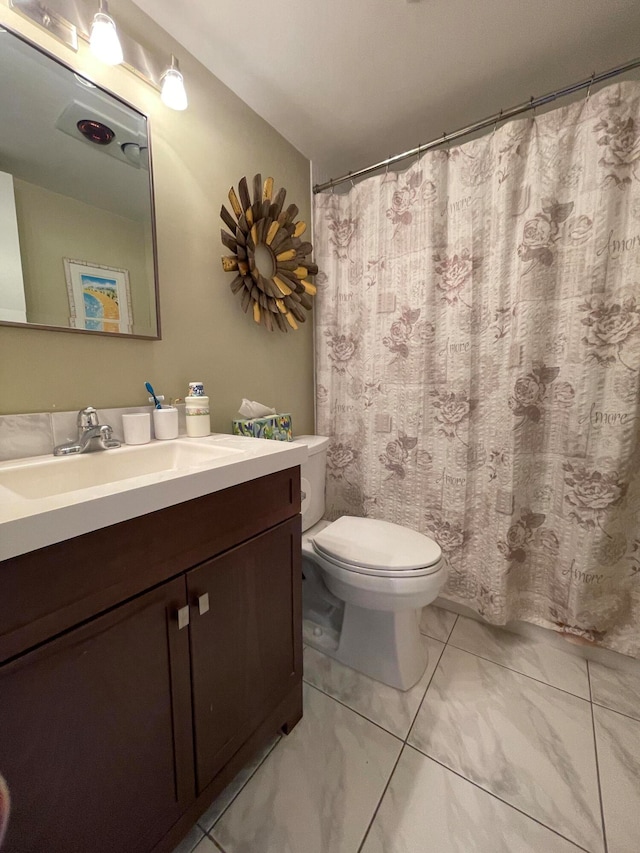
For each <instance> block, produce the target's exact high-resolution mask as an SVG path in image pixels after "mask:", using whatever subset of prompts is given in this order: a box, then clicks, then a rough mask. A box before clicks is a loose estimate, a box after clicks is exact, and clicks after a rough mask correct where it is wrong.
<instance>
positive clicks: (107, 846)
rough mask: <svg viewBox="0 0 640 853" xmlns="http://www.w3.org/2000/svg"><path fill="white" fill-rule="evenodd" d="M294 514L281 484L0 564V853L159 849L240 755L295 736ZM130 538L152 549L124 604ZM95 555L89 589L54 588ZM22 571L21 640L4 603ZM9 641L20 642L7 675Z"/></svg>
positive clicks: (291, 490)
mask: <svg viewBox="0 0 640 853" xmlns="http://www.w3.org/2000/svg"><path fill="white" fill-rule="evenodd" d="M267 495H268V496H269V497H270V502H269V503H268V504H267V508H266V509H265V505H264V504H262V506H258V503H259V502H260V501H261V500H264V498H265V497H266V496H267ZM239 507H242V513H241V516H240V515H238V513H237V510H238V508H239ZM298 513H299V469H297V468H294V469H289V470H288V471H284V472H279V473H277V474H272V475H269V476H268V477H263V478H260V479H259V480H256V481H252V482H250V483H246V484H243V485H242V486H235V487H233V488H231V489H226V490H225V491H222V492H217V493H214V494H212V495H208V496H205V497H204V498H198V499H196V500H194V501H189V502H187V503H185V504H180V505H178V506H175V507H170V508H168V509H165V510H160V511H158V512H156V513H153V514H151V515H150V516H144V517H142V518H141V519H133V520H131V521H128V522H124V523H123V524H120V525H116V526H114V527H111V528H105V529H103V530H100V531H96V532H95V533H90V534H86V535H85V536H83V537H78V539H75V540H70V542H65V543H59V544H58V545H53V546H50V547H49V548H46V549H42V551H40V552H37V551H36V552H32V553H31V554H26V555H23V556H22V557H18V558H15V559H13V560H7V561H5V562H4V563H0V651H5V654H3V656H2V657H3V659H4V660H5V663H4V664H3V665H2V666H0V773H2V774H3V775H4V776H5V778H6V779H7V782H8V784H9V788H10V791H11V794H12V799H13V810H12V815H11V819H10V822H9V831H8V834H7V838H6V840H5V847H3V853H5V851H6V853H75V851H78V853H87V851H89V850H91V851H92V852H95V853H119V851H121V853H149V851H152V850H153V851H154V853H161V851H170V850H172V849H173V847H174V846H175V844H177V843H178V841H179V840H180V838H181V837H182V836H183V835H184V834H185V833H186V832H187V831H188V830H189V828H190V827H191V825H192V824H193V822H194V821H195V820H196V819H197V817H198V816H199V815H200V814H201V813H202V812H203V811H204V810H205V809H206V808H207V806H208V805H209V803H210V802H211V801H212V800H213V798H214V797H215V796H216V795H217V794H218V793H219V791H220V790H221V789H222V788H223V787H224V785H225V784H227V783H228V782H229V781H230V779H231V778H233V776H234V775H235V773H237V772H238V770H239V769H240V768H241V767H242V766H243V764H244V763H245V762H246V761H247V760H248V759H249V758H250V757H251V754H252V752H254V751H255V750H256V749H258V748H259V747H260V746H261V745H262V743H263V742H265V741H266V740H267V739H268V738H269V737H270V736H271V735H273V734H274V733H275V732H276V731H278V730H279V729H281V728H284V730H285V731H287V730H289V729H290V728H291V727H292V726H293V725H295V723H296V722H297V720H298V719H299V718H300V716H301V712H302V708H301V665H302V661H301V655H302V643H301V613H300V578H301V570H300V517H299V515H298ZM225 514H226V521H227V523H226V524H225ZM203 518H208V519H209V523H208V526H207V529H206V531H203V529H202V526H201V522H202V520H203ZM137 525H138V526H140V525H141V526H142V527H143V528H144V531H141V529H139V530H138V534H140V533H141V532H145V533H149V532H151V531H152V530H155V535H156V536H157V537H158V538H159V540H160V542H159V546H158V543H156V544H154V545H152V546H150V547H149V549H148V551H149V552H150V562H151V564H152V565H151V566H150V565H149V564H146V565H145V567H144V569H142V570H141V571H139V572H138V575H139V576H141V577H143V578H144V588H143V589H139V590H138V591H137V592H134V593H133V594H131V595H128V596H127V597H126V599H125V600H122V599H121V596H122V589H123V587H124V588H127V589H129V585H128V582H129V575H130V574H132V573H135V572H136V565H135V560H134V561H131V559H130V558H131V549H130V550H129V553H127V542H131V541H137V537H136V536H135V533H136V531H135V527H136V526H137ZM229 527H231V529H232V530H233V531H234V532H233V534H232V535H231V536H229V533H228V530H229ZM132 537H133V538H132ZM78 540H84V541H83V542H78ZM176 543H178V544H176ZM179 543H182V544H179ZM220 543H222V544H220ZM96 547H97V548H100V547H102V549H103V551H102V555H101V556H100V552H99V551H98V552H96V551H92V552H90V553H93V560H92V562H93V567H91V566H89V567H87V566H86V565H85V572H92V573H93V574H94V575H95V578H94V583H93V585H92V584H91V583H89V584H87V583H78V584H75V585H74V584H72V583H69V582H68V576H71V577H73V576H74V573H75V572H76V571H78V566H77V565H76V561H77V559H78V557H80V556H81V555H83V554H84V555H85V556H86V554H87V553H89V552H88V551H87V548H96ZM52 551H53V552H54V553H53V554H52ZM199 557H201V559H198V558H199ZM86 562H87V561H86V559H85V563H86ZM154 566H155V568H154ZM20 572H22V577H23V580H24V583H25V584H27V585H25V587H24V589H23V590H22V592H21V595H23V596H24V597H25V599H31V605H30V607H29V606H27V607H25V608H24V609H25V610H26V611H27V612H28V613H30V614H31V616H32V617H33V616H34V614H35V613H36V611H37V616H38V618H35V619H33V621H32V623H31V625H30V626H29V625H27V624H26V623H25V621H24V618H20V616H19V615H17V611H16V609H15V608H16V607H17V606H18V604H19V602H18V601H17V600H16V599H15V598H14V600H13V601H12V600H11V599H12V596H15V594H16V592H17V591H18V590H19V589H20V583H19V582H18V580H19V573H20ZM3 573H4V574H3ZM65 578H66V580H65ZM36 580H38V581H39V582H40V583H41V584H42V589H41V590H40V592H38V591H37V590H36V588H35V587H33V586H31V587H30V586H29V585H28V584H29V583H33V582H34V581H36ZM3 593H4V594H3ZM33 598H38V602H39V603H38V604H37V605H36V604H34V602H33ZM47 599H48V601H49V603H48V604H47ZM98 601H99V602H101V609H100V612H96V602H98ZM91 610H93V611H94V612H93V613H90V612H89V611H91ZM84 611H86V616H85V618H82V619H81V620H79V621H76V623H74V624H72V625H69V624H68V622H69V620H70V619H71V618H75V617H76V616H77V614H78V613H81V614H83V613H84ZM56 614H57V615H56ZM179 617H180V618H179ZM56 618H57V620H58V621H57V623H56ZM56 624H57V627H58V630H57V631H55V630H54V631H51V635H50V636H49V637H48V638H42V637H41V634H42V633H43V630H44V626H47V629H48V630H51V627H52V626H53V625H56ZM16 634H18V635H19V636H20V637H21V638H22V639H23V641H24V639H25V638H30V639H31V640H32V641H35V642H32V645H30V646H29V647H27V648H23V649H22V650H21V651H19V652H18V653H17V654H14V655H12V656H10V657H8V659H7V655H6V650H11V651H13V650H14V648H15V645H16V642H17V641H16V638H15V637H16Z"/></svg>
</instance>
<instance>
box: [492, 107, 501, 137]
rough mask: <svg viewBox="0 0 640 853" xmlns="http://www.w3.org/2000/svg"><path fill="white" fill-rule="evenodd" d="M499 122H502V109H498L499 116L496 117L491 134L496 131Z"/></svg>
mask: <svg viewBox="0 0 640 853" xmlns="http://www.w3.org/2000/svg"><path fill="white" fill-rule="evenodd" d="M500 121H502V107H500V115H499V116H498V118H497V119H496V120H495V122H494V123H493V133H495V132H496V130H497V129H498V124H499V122H500ZM492 135H493V134H492Z"/></svg>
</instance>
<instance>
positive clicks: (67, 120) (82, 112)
mask: <svg viewBox="0 0 640 853" xmlns="http://www.w3.org/2000/svg"><path fill="white" fill-rule="evenodd" d="M109 106H110V109H105V110H102V109H100V110H99V109H96V107H95V106H93V107H90V106H87V105H86V104H83V103H81V102H80V101H73V102H72V103H70V104H69V105H68V106H67V107H65V109H64V110H63V112H62V113H61V114H60V116H59V117H58V120H57V121H56V127H57V128H58V130H61V131H62V132H63V133H68V134H69V136H72V137H73V138H74V139H78V140H79V141H80V142H84V143H87V144H89V145H92V146H93V145H95V144H98V145H99V146H100V147H101V148H102V150H103V151H104V153H105V154H110V155H111V156H112V157H115V158H116V160H121V161H122V162H123V163H128V164H129V165H130V166H134V167H135V168H137V169H139V168H141V167H142V168H148V160H147V159H146V158H145V160H143V159H142V158H140V156H138V157H135V156H132V155H131V153H129V154H127V151H126V147H125V146H128V145H135V146H136V147H137V148H138V150H140V149H141V148H146V147H147V137H146V134H141V133H140V132H139V131H138V130H136V128H135V127H132V126H131V125H130V124H129V123H128V122H127V118H128V116H127V115H126V114H125V113H124V112H123V111H122V110H120V109H119V108H118V106H117V105H113V106H112V105H109ZM91 124H93V125H94V128H93V130H94V131H95V133H94V135H95V136H96V137H97V138H93V135H92V134H91V130H92V128H91ZM96 125H97V126H98V127H95V126H96ZM82 127H87V132H86V133H85V131H84V130H83V129H82ZM100 128H104V131H108V133H105V132H104V131H103V130H100ZM109 133H110V134H111V136H110V138H106V137H108V136H109ZM102 139H104V141H102ZM114 140H115V142H117V144H114V145H110V144H109V143H110V142H112V141H114ZM145 161H146V162H145Z"/></svg>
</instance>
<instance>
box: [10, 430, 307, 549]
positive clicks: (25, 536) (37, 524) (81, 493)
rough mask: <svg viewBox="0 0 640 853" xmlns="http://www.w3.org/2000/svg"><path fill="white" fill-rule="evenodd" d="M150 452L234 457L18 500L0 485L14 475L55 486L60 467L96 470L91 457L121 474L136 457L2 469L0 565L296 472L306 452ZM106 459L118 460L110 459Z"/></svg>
mask: <svg viewBox="0 0 640 853" xmlns="http://www.w3.org/2000/svg"><path fill="white" fill-rule="evenodd" d="M154 445H156V446H159V445H177V446H178V447H177V449H178V450H179V449H180V446H184V448H185V450H187V451H188V446H189V445H192V446H193V447H194V448H195V447H196V446H201V447H203V448H206V447H209V448H212V449H216V450H217V449H219V450H220V451H223V450H225V449H226V450H229V451H234V453H233V454H232V455H231V454H230V455H228V456H224V455H223V456H221V457H220V458H214V459H209V460H207V461H206V462H205V463H200V464H198V466H197V467H182V468H181V467H177V468H173V469H170V470H163V471H159V472H155V473H148V474H143V475H141V476H135V477H128V478H127V479H117V480H115V481H113V482H103V483H101V484H100V485H91V486H89V487H84V488H77V489H74V490H71V491H63V492H61V493H54V494H47V495H44V496H40V495H37V496H36V497H27V496H25V495H24V494H20V493H18V492H16V490H15V489H14V488H10V487H8V486H7V485H6V483H12V482H13V481H14V480H15V478H16V475H17V476H18V477H19V476H20V473H21V470H20V469H22V471H25V469H29V472H28V475H29V479H31V481H32V482H36V483H37V478H38V472H39V471H41V472H43V479H44V477H45V476H47V475H50V473H51V471H54V473H55V475H56V476H57V477H58V479H59V477H60V472H64V474H65V475H66V474H67V472H71V470H72V469H71V468H70V467H67V468H66V469H65V468H64V466H70V465H74V466H76V468H77V466H78V465H87V466H88V465H92V464H95V462H96V461H97V460H89V457H95V456H96V455H97V454H98V453H99V454H100V456H101V457H102V458H101V459H100V460H99V463H100V465H101V466H102V468H104V467H105V465H107V464H108V463H109V460H110V459H113V462H114V468H116V467H117V468H118V469H120V470H122V469H123V466H124V467H126V456H127V453H128V452H133V453H135V452H138V453H139V449H138V448H129V447H127V446H126V445H123V446H122V447H121V448H115V449H113V450H103V451H97V452H94V453H90V454H78V455H77V456H76V455H74V456H72V457H58V458H54V457H53V456H38V457H31V458H29V459H19V460H13V461H11V462H4V463H1V464H0V560H7V559H9V558H10V557H15V556H17V555H19V554H25V553H27V552H28V551H34V550H36V549H37V548H43V547H45V546H46V545H52V544H53V543H54V542H62V541H64V540H65V539H71V538H72V537H74V536H80V535H82V534H83V533H89V532H90V531H92V530H98V529H100V528H102V527H108V526H109V525H111V524H118V523H119V522H121V521H126V520H128V519H130V518H135V517H137V516H141V515H146V514H147V513H150V512H155V511H156V510H159V509H164V508H165V507H168V506H173V505H174V504H179V503H183V502H184V501H188V500H192V499H193V498H199V497H202V496H203V495H207V494H210V493H211V492H218V491H221V490H222V489H228V488H229V487H231V486H237V485H239V484H240V483H246V482H247V481H249V480H255V479H256V478H258V477H263V476H265V475H267V474H274V473H275V472H276V471H283V470H284V469H286V468H291V467H293V466H295V465H301V464H302V463H303V462H305V461H306V459H307V453H308V451H307V447H306V445H305V444H298V443H296V442H285V441H266V440H264V439H257V438H245V437H242V436H233V435H211V436H208V437H206V438H197V439H195V438H194V439H191V438H187V437H186V436H184V437H180V438H178V439H175V440H174V441H153V442H151V443H150V445H145V447H152V446H154ZM151 452H152V453H155V451H153V450H152V451H151ZM110 454H119V456H118V457H117V458H115V457H110ZM39 466H40V467H39ZM54 466H55V467H54ZM58 466H60V467H58ZM45 472H46V474H45ZM35 491H36V492H37V488H36V489H35ZM44 491H46V489H45V490H44ZM177 535H179V534H177Z"/></svg>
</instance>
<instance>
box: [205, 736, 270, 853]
mask: <svg viewBox="0 0 640 853" xmlns="http://www.w3.org/2000/svg"><path fill="white" fill-rule="evenodd" d="M282 737H283V736H282V735H280V736H279V737H278V740H277V741H276V742H275V743H274V744H273V746H272V747H271V749H270V750H269V751H268V752H267V753H266V755H264V756H263V758H262V759H261V761H260V762H259V763H258V764H257V765H256V767H255V768H254V770H253V773H251V774H250V775H249V776H248V777H247V779H246V780H245V782H244V783H243V784H242V785H241V786H240V788H239V789H238V790H237V792H236V793H235V794H234V796H233V797H232V798H231V799H230V800H229V802H228V803H227V805H226V806H225V807H224V808H223V809H222V811H221V812H220V814H219V815H218V817H217V818H216V819H215V820H214V822H213V823H212V824H211V826H210V827H209V829H205V828H204V826H202V824H201V823H198V826H199V827H200V829H201V830H202V831H203V832H204V834H205V835H209V833H210V832H212V831H213V827H214V826H215V825H216V824H217V823H218V821H219V820H220V818H221V817H222V816H223V815H224V814H225V813H226V811H227V809H228V808H229V807H230V806H231V805H232V804H233V803H234V802H235V800H236V799H237V797H238V796H239V795H240V794H241V793H242V792H243V791H244V789H245V788H246V787H247V785H248V784H249V782H250V781H251V780H252V779H253V777H254V776H255V775H256V773H257V772H258V770H259V769H260V768H261V767H262V765H263V764H264V763H265V761H266V760H267V758H269V756H270V755H271V753H272V752H273V750H274V749H275V748H276V747H277V746H278V744H279V743H280V741H281V740H282ZM239 772H240V773H241V772H242V771H239ZM232 783H233V779H232V780H231V782H229V785H231V784H232ZM227 787H229V786H228V785H227ZM224 791H226V788H223V789H222V791H220V794H219V795H218V796H221V795H222V793H223V792H224ZM214 802H215V801H214ZM211 805H213V803H212V804H211ZM211 840H212V841H215V838H213V836H211ZM217 843H218V842H217V841H216V844H217ZM218 846H220V845H218ZM220 849H221V850H222V848H220ZM223 853H224V851H223Z"/></svg>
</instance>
